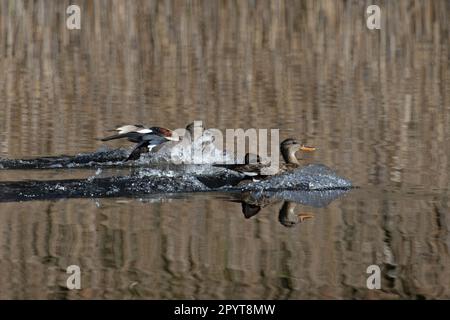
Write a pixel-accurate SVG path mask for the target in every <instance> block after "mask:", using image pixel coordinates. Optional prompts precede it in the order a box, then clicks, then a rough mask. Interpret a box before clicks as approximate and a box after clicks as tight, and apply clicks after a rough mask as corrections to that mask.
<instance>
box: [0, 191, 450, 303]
mask: <svg viewBox="0 0 450 320" xmlns="http://www.w3.org/2000/svg"><path fill="white" fill-rule="evenodd" d="M100 203H101V207H102V208H101V209H97V208H96V207H95V204H94V202H92V201H90V200H80V201H78V202H73V201H70V202H65V201H63V202H56V203H47V202H38V203H30V202H29V203H24V204H18V203H12V204H2V211H3V212H2V214H1V215H0V248H1V251H0V252H1V253H0V273H1V276H2V279H3V281H2V285H1V286H0V298H63V297H65V298H77V297H82V298H89V297H96V298H139V297H140V298H308V297H316V298H320V297H322V298H323V297H326V298H339V297H347V298H349V297H360V298H362V297H366V298H370V297H385V298H386V297H415V296H426V297H447V298H448V297H450V287H449V286H448V285H446V283H447V281H446V279H448V277H449V276H450V270H449V268H448V265H449V262H450V261H449V256H448V248H447V247H446V244H445V241H446V237H447V231H446V230H448V226H447V225H446V222H445V218H442V217H440V218H439V215H438V213H436V211H435V210H437V209H433V208H430V206H429V203H428V202H427V201H414V203H413V204H412V205H411V206H410V207H409V210H403V209H402V208H400V207H399V204H400V203H399V202H398V201H397V200H395V199H388V200H381V199H379V200H371V201H364V200H363V199H359V200H357V201H355V200H343V201H342V202H341V203H340V204H339V205H337V204H331V206H330V207H329V208H327V209H325V210H319V211H318V212H317V214H316V215H315V218H314V221H313V222H312V223H310V222H309V221H308V222H306V223H303V224H300V225H298V226H296V227H294V228H289V229H286V228H285V227H283V226H281V225H280V224H279V223H278V221H277V212H276V210H277V208H276V207H275V208H274V210H272V211H271V210H269V209H268V208H266V209H264V210H263V211H262V212H261V213H260V214H259V216H256V217H253V218H252V219H253V220H254V221H249V220H245V219H244V218H243V217H242V216H241V214H240V213H239V209H240V206H239V204H232V203H228V204H227V203H222V202H214V201H203V200H201V201H195V202H184V201H182V202H173V203H167V204H164V205H161V204H154V205H151V206H150V205H148V204H145V203H139V202H131V203H129V204H120V205H118V204H114V202H111V201H107V200H100ZM111 205H114V210H110V208H111ZM446 205H447V206H448V203H447V204H446ZM430 210H432V211H431V214H428V215H426V214H424V212H430ZM439 225H440V226H439ZM374 263H375V264H379V265H380V266H381V267H382V269H383V274H385V275H386V274H388V275H389V276H391V278H389V277H386V278H383V282H382V284H383V291H375V292H368V290H367V289H366V288H365V280H366V276H367V275H366V274H365V270H366V268H367V266H369V265H371V264H374ZM70 264H79V265H80V266H81V269H82V271H83V277H82V287H83V290H81V291H80V292H76V291H67V290H65V289H64V286H65V280H66V278H67V275H66V274H65V268H66V267H67V266H68V265H70ZM389 270H390V271H389ZM388 271H389V272H390V273H388ZM390 279H391V280H390Z"/></svg>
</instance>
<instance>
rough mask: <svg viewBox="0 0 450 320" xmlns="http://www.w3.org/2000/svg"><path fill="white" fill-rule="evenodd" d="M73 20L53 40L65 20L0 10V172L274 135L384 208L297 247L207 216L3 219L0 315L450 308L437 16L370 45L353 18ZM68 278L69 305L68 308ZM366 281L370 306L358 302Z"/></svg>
mask: <svg viewBox="0 0 450 320" xmlns="http://www.w3.org/2000/svg"><path fill="white" fill-rule="evenodd" d="M77 4H78V5H80V7H81V8H82V11H83V16H82V29H81V30H80V31H68V30H67V29H66V26H65V23H64V19H63V17H64V13H65V9H66V8H67V6H68V5H69V2H68V1H54V0H38V1H28V0H15V1H0V70H1V71H2V72H1V73H0V156H1V157H7V158H25V157H36V156H45V155H61V154H69V155H72V154H77V153H79V152H92V151H93V150H96V149H97V148H99V147H100V146H101V142H99V141H96V140H95V138H97V137H101V136H103V134H104V133H105V132H106V130H107V129H109V128H113V127H116V126H118V125H121V124H126V123H141V122H142V123H145V124H148V125H153V124H155V125H160V126H163V127H168V128H170V129H174V128H181V127H183V126H184V125H185V124H186V122H187V121H191V120H192V119H199V120H204V121H205V122H206V123H208V126H209V127H213V128H219V129H225V128H238V127H242V128H250V127H254V128H281V129H282V130H281V132H280V138H281V139H284V138H286V137H289V136H296V137H299V138H302V142H303V139H304V140H305V141H304V142H305V143H308V144H311V145H314V146H316V147H318V148H320V153H317V154H316V155H314V160H315V161H317V162H319V163H323V164H326V165H327V166H329V167H331V168H333V169H336V170H337V171H338V173H339V174H340V175H341V176H344V177H349V178H350V179H351V180H352V181H353V182H354V183H355V185H359V186H366V185H376V186H379V187H380V189H381V191H380V192H379V193H377V194H376V195H372V194H371V193H370V192H367V190H365V191H364V192H365V193H363V194H362V195H361V194H360V195H359V196H352V197H343V198H342V199H340V200H339V201H336V202H332V203H331V204H330V205H329V206H327V207H326V208H325V209H321V208H317V209H314V213H315V217H314V223H308V221H307V222H306V223H305V224H304V225H302V226H301V229H302V232H296V228H285V227H283V226H282V225H281V224H280V223H279V222H278V221H277V219H276V216H275V215H269V214H257V215H256V216H254V218H253V219H250V220H245V219H243V218H242V216H241V214H240V209H241V204H236V203H232V202H227V201H217V200H215V199H209V198H208V199H203V200H200V201H189V200H164V201H163V200H161V201H159V202H158V201H156V202H155V203H143V202H139V201H131V202H130V203H127V204H121V203H118V202H115V201H114V200H104V199H102V200H101V201H99V202H96V201H93V200H86V199H72V200H61V201H55V202H50V201H35V202H26V203H21V202H10V203H1V204H0V278H1V279H2V281H1V282H0V298H4V299H12V298H25V299H31V298H68V299H75V298H83V297H86V298H91V297H94V298H119V299H123V298H129V299H132V298H136V297H143V298H148V299H152V298H185V299H193V298H204V299H207V298H209V299H211V298H250V299H251V298H253V299H270V298H272V299H298V298H303V299H307V298H333V299H341V298H418V297H420V298H421V297H426V298H447V299H448V298H450V285H449V281H448V279H449V278H450V267H449V266H450V257H449V248H450V240H449V239H450V231H449V230H450V215H449V211H450V202H449V195H448V182H449V180H450V179H449V177H450V176H449V174H450V148H449V147H448V146H449V144H448V142H449V141H448V137H449V136H450V125H449V124H450V112H449V107H448V106H450V86H449V85H448V84H449V83H450V72H449V69H450V68H449V63H450V61H449V59H448V57H449V54H450V48H449V41H448V35H449V27H450V24H449V23H448V21H450V17H449V12H450V3H449V2H448V1H446V0H433V1H417V0H404V1H385V0H380V1H377V4H378V5H380V6H381V8H382V15H383V16H382V26H381V27H382V29H381V30H380V31H370V30H367V28H366V27H365V23H364V22H365V21H364V18H365V17H364V12H365V9H366V7H367V5H368V3H367V1H330V0H305V1H290V0H280V1H215V0H212V1H176V0H168V1H147V0H142V1H141V0H137V1H132V2H131V1H118V0H113V1H109V0H99V1H88V0H86V1H83V0H77ZM370 4H371V3H370ZM119 143H120V142H117V145H114V146H113V147H118V146H126V144H123V145H119ZM59 174H60V173H58V172H52V173H51V175H52V176H54V178H55V179H56V178H58V175H59ZM78 175H80V176H79V178H84V177H85V176H84V175H85V174H84V173H77V176H78ZM33 177H35V173H33V175H32V176H31V178H33ZM39 177H41V173H39ZM65 177H66V176H65V174H64V176H63V177H59V178H60V179H63V178H65ZM19 178H20V179H26V178H29V177H27V176H26V175H23V176H22V177H17V173H14V174H12V175H11V176H9V173H3V172H2V177H1V179H2V180H18V179H19ZM386 190H387V191H386ZM230 212H231V213H235V212H238V213H239V214H228V213H230ZM251 213H252V211H251V210H250V211H249V215H250V214H251ZM275 214H276V211H275ZM291 231H293V232H291ZM73 263H78V264H80V266H81V267H82V270H84V275H83V282H82V283H84V284H83V286H84V287H83V290H82V292H75V291H67V290H65V289H64V283H65V279H66V278H65V277H66V274H65V268H66V267H67V265H69V264H73ZM371 264H379V265H380V266H381V267H382V270H383V272H384V271H385V270H386V271H388V272H386V277H385V278H383V283H382V288H383V289H382V290H373V291H368V290H367V288H366V286H365V280H366V278H365V276H366V274H365V270H366V268H367V266H368V265H371ZM392 266H395V269H393V267H392ZM386 280H388V281H386Z"/></svg>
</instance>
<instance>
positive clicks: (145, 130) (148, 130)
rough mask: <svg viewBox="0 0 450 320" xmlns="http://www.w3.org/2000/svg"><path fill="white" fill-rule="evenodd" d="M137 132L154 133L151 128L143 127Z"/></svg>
mask: <svg viewBox="0 0 450 320" xmlns="http://www.w3.org/2000/svg"><path fill="white" fill-rule="evenodd" d="M137 132H139V133H142V134H146V133H152V132H153V130H150V129H141V130H137Z"/></svg>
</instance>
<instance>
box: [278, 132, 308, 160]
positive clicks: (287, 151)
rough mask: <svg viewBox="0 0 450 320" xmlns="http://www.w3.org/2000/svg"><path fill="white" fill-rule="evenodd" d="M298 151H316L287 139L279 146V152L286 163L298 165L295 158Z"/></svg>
mask: <svg viewBox="0 0 450 320" xmlns="http://www.w3.org/2000/svg"><path fill="white" fill-rule="evenodd" d="M299 150H300V151H306V152H311V151H314V150H316V148H314V147H309V146H304V145H302V144H301V143H300V142H298V141H297V140H295V139H292V138H288V139H286V140H284V141H283V142H281V144H280V152H281V155H282V156H283V159H284V161H285V162H286V163H294V164H299V162H298V159H297V157H296V156H295V153H296V152H297V151H299Z"/></svg>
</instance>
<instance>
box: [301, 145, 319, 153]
mask: <svg viewBox="0 0 450 320" xmlns="http://www.w3.org/2000/svg"><path fill="white" fill-rule="evenodd" d="M300 150H301V151H306V152H312V151H315V150H316V148H315V147H310V146H301V147H300Z"/></svg>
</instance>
